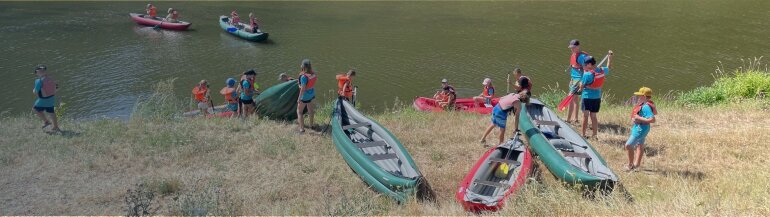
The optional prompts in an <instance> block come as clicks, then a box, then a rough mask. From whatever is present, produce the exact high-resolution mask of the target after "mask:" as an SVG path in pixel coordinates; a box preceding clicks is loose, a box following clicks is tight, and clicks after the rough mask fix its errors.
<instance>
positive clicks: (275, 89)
mask: <svg viewBox="0 0 770 217" xmlns="http://www.w3.org/2000/svg"><path fill="white" fill-rule="evenodd" d="M297 98H299V86H297V81H294V80H292V81H286V82H283V83H280V84H276V85H275V86H272V87H270V88H267V89H266V90H265V91H262V93H261V94H259V95H258V96H257V97H256V98H254V103H255V104H256V112H257V114H258V115H259V116H260V117H268V118H269V119H273V120H286V121H291V120H294V119H297Z"/></svg>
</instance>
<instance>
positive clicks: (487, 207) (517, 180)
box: [456, 134, 532, 212]
mask: <svg viewBox="0 0 770 217" xmlns="http://www.w3.org/2000/svg"><path fill="white" fill-rule="evenodd" d="M519 136H520V134H516V137H515V138H513V139H511V140H508V142H506V143H503V144H500V145H498V146H495V147H492V148H491V149H489V151H487V152H486V153H484V155H483V156H481V158H480V159H479V161H478V162H476V165H474V166H473V169H471V171H470V172H468V175H466V176H465V178H464V179H463V181H462V182H460V187H459V188H458V190H457V195H456V199H457V202H459V203H460V204H461V205H463V208H465V210H466V211H468V212H481V211H493V212H494V211H497V210H500V209H501V208H502V207H503V205H504V203H505V201H507V200H508V198H509V197H510V196H511V195H512V194H513V193H514V192H515V191H516V190H517V189H519V188H521V187H522V186H523V185H524V183H525V182H526V181H527V174H528V173H529V171H530V170H531V169H532V156H531V155H530V153H529V149H528V148H527V147H526V146H524V143H523V142H522V141H521V139H519ZM509 150H513V151H512V152H510V153H509ZM502 164H506V166H502ZM500 167H503V168H506V167H507V168H506V169H507V170H506V169H501V168H500ZM503 171H507V174H506V173H503ZM501 177H505V178H501Z"/></svg>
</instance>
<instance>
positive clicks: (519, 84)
mask: <svg viewBox="0 0 770 217" xmlns="http://www.w3.org/2000/svg"><path fill="white" fill-rule="evenodd" d="M513 79H514V81H516V83H511V82H512V81H511V80H507V82H508V83H511V84H512V85H511V86H513V89H514V90H515V91H516V92H517V93H518V92H521V91H522V90H526V91H527V96H529V97H531V96H532V80H531V79H529V77H527V76H524V75H523V74H522V72H521V68H515V69H513Z"/></svg>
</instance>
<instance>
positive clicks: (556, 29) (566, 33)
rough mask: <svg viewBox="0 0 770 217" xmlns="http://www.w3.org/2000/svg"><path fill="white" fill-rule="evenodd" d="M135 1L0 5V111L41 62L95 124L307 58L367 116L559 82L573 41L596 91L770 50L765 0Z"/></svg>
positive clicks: (11, 106) (22, 108)
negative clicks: (248, 31) (176, 26)
mask: <svg viewBox="0 0 770 217" xmlns="http://www.w3.org/2000/svg"><path fill="white" fill-rule="evenodd" d="M143 6H144V3H140V2H118V3H51V2H44V3H29V2H22V3H9V2H2V3H0V43H2V46H0V73H2V85H0V113H6V114H14V113H23V112H28V111H29V108H30V107H31V105H32V102H33V101H34V95H33V94H32V93H31V89H32V84H33V80H34V75H33V74H32V71H33V67H34V66H35V65H36V64H39V63H44V64H47V65H48V67H49V71H50V72H51V73H52V74H53V75H54V76H55V78H56V79H57V80H58V81H59V83H60V86H61V89H60V91H59V94H58V97H59V99H60V101H63V102H65V103H67V107H68V108H67V110H68V111H67V113H68V115H73V116H75V117H79V118H91V117H101V116H109V117H126V116H127V115H129V114H130V112H131V110H132V108H133V107H134V105H135V103H136V101H137V99H139V98H141V97H144V96H147V95H148V94H149V93H150V92H151V86H152V85H153V84H155V83H156V82H157V81H159V80H164V79H170V78H177V80H176V87H177V90H176V91H177V95H178V96H179V97H180V99H183V97H187V96H189V89H191V88H192V86H193V85H194V84H195V83H196V82H197V81H199V80H201V79H208V80H210V81H212V84H213V85H212V87H213V88H214V89H219V88H221V86H222V85H224V80H225V79H226V78H227V77H234V76H237V75H238V74H239V73H240V72H242V71H244V70H246V69H249V68H256V69H257V70H258V71H259V72H261V74H260V75H258V76H257V79H258V82H259V83H260V84H261V85H262V86H263V87H267V86H269V85H272V84H275V83H277V81H276V77H277V75H278V74H279V73H281V72H287V73H290V74H292V75H295V74H296V73H297V71H298V66H299V63H300V60H301V59H303V58H310V59H312V60H313V63H314V66H315V68H316V70H317V71H319V73H320V78H321V79H320V81H319V85H318V88H320V90H321V91H320V92H323V93H328V94H326V96H325V97H324V96H323V94H322V97H321V98H323V99H322V101H328V100H329V99H332V95H331V93H330V91H331V90H332V89H335V88H336V83H335V80H334V74H337V73H341V72H343V71H345V70H346V69H348V68H349V67H355V68H357V69H358V71H359V73H360V74H359V76H358V78H357V80H356V85H358V86H360V87H361V88H360V89H359V90H360V94H359V96H360V98H361V99H362V102H363V103H364V105H365V107H367V108H370V109H375V110H377V109H381V108H383V107H384V106H386V105H392V104H393V102H394V100H395V99H396V98H398V99H400V100H403V101H407V102H409V101H410V100H411V99H412V98H413V97H415V96H418V95H431V94H432V93H433V91H434V90H435V89H436V88H437V87H438V86H439V81H440V80H441V78H448V79H449V80H450V82H452V83H453V84H454V85H455V86H456V87H458V90H459V92H460V94H461V96H470V95H475V94H478V92H480V90H481V80H482V79H483V78H484V77H491V78H493V79H494V80H495V83H496V84H497V87H498V90H504V89H505V85H504V82H503V81H504V80H505V76H506V73H507V72H509V71H510V70H511V69H512V68H513V67H514V66H520V67H522V68H523V69H524V72H525V74H529V75H530V77H532V78H533V80H534V82H535V85H536V87H537V88H543V87H546V86H548V85H550V86H555V85H556V84H557V83H558V84H560V85H561V87H562V88H563V87H564V85H566V83H567V80H568V75H567V73H565V72H564V70H565V68H566V66H567V61H568V56H569V51H568V49H567V48H566V46H567V42H568V41H569V40H570V39H572V38H579V39H580V40H581V42H582V43H583V49H584V50H586V51H588V52H590V53H591V54H594V55H596V56H603V54H605V53H606V51H607V50H608V49H612V50H614V51H615V53H616V58H615V60H614V64H615V65H614V67H615V70H614V71H613V72H612V74H611V75H610V77H609V78H608V79H609V80H608V83H607V84H606V86H605V89H608V90H609V91H610V92H612V93H615V94H617V95H627V93H631V92H632V91H634V90H636V89H637V88H639V87H640V86H641V85H646V86H650V87H652V88H653V89H654V90H655V91H656V92H658V93H664V92H668V91H671V90H687V89H692V88H694V87H696V86H698V85H704V84H707V83H710V82H711V80H712V79H713V78H712V76H711V73H712V72H713V71H714V69H715V67H716V66H717V65H719V61H722V63H724V64H725V65H726V66H728V68H730V67H736V66H738V65H740V63H741V62H740V59H741V58H747V57H757V56H769V55H768V54H769V53H768V52H770V43H768V41H767V40H768V39H769V38H770V28H768V27H770V26H768V23H770V13H768V12H770V10H769V9H770V1H542V2H541V1H524V2H520V1H514V2H419V3H413V2H240V3H229V2H194V3H193V2H190V3H188V2H160V3H158V4H157V6H158V8H159V12H161V11H165V9H166V8H168V7H175V8H177V9H178V10H180V12H181V16H182V20H186V21H190V22H192V23H193V25H192V30H191V31H186V32H174V31H165V30H161V31H156V30H153V29H152V28H151V27H142V26H137V25H136V24H134V23H133V22H132V21H131V20H130V19H129V17H128V13H129V12H141V11H143ZM234 8H237V9H239V11H240V14H241V15H244V16H245V15H247V14H248V11H253V12H254V13H255V14H257V16H258V17H259V18H260V19H261V20H262V23H263V29H264V30H265V31H267V32H269V33H270V40H269V41H268V42H266V43H251V42H247V41H244V40H241V39H239V38H235V37H232V36H230V35H228V34H227V33H225V32H223V31H222V30H221V29H220V28H219V25H218V24H217V18H218V16H219V15H221V14H226V13H229V11H230V10H231V9H234ZM159 14H163V15H165V13H159ZM218 97H219V98H215V99H216V101H215V102H222V98H221V96H218Z"/></svg>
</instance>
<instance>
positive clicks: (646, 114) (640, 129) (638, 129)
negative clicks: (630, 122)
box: [631, 103, 655, 135]
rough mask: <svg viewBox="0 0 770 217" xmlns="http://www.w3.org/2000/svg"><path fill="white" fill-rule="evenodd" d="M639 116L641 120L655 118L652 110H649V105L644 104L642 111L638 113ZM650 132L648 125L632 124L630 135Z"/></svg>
mask: <svg viewBox="0 0 770 217" xmlns="http://www.w3.org/2000/svg"><path fill="white" fill-rule="evenodd" d="M639 116H641V117H643V118H652V117H655V114H653V113H652V108H650V105H647V103H645V104H644V105H642V109H641V110H640V111H639ZM648 132H650V125H649V124H636V123H635V124H634V126H633V127H631V135H644V134H646V133H648Z"/></svg>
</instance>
